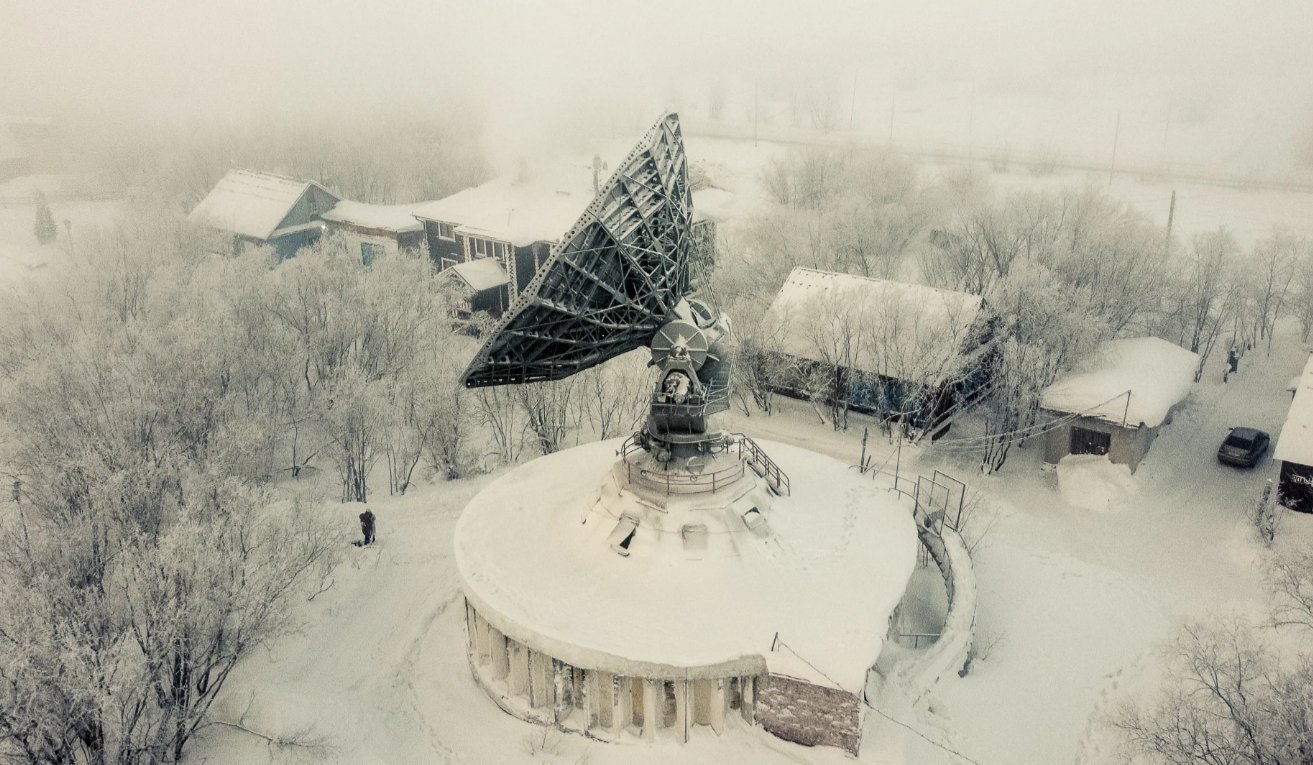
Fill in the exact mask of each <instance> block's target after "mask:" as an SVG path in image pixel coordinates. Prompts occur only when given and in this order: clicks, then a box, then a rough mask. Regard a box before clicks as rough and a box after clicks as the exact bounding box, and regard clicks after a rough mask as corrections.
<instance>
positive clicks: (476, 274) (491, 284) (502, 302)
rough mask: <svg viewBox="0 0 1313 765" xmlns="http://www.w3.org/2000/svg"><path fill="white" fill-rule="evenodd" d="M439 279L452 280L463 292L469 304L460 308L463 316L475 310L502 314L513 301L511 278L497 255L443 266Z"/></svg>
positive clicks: (465, 316) (466, 317)
mask: <svg viewBox="0 0 1313 765" xmlns="http://www.w3.org/2000/svg"><path fill="white" fill-rule="evenodd" d="M438 278H445V279H451V280H452V281H454V282H455V283H456V284H457V285H458V287H459V288H460V290H461V292H462V293H464V295H465V299H466V305H465V306H463V307H462V308H461V309H459V310H460V313H461V314H462V315H461V318H463V319H468V318H470V316H471V315H472V314H473V313H474V312H476V311H486V312H488V313H490V314H492V315H494V316H499V315H501V313H502V311H505V310H506V306H507V305H509V304H510V291H509V289H510V282H511V278H510V276H509V275H508V274H507V273H506V271H505V269H503V268H502V266H501V263H499V262H498V261H497V259H496V258H477V259H475V260H468V261H465V262H464V263H457V264H455V265H453V266H451V267H450V268H447V269H444V270H443V271H442V272H441V273H440V274H439V275H438Z"/></svg>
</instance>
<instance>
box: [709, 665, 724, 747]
mask: <svg viewBox="0 0 1313 765" xmlns="http://www.w3.org/2000/svg"><path fill="white" fill-rule="evenodd" d="M711 682H712V687H711V710H710V711H711V729H712V730H714V731H715V732H716V735H717V736H719V735H720V734H722V733H724V732H725V679H724V678H721V679H719V680H713V681H711Z"/></svg>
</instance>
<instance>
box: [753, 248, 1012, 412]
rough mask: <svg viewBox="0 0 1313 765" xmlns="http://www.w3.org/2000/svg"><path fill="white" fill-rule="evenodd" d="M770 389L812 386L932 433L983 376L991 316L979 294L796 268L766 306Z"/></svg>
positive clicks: (802, 391) (804, 392)
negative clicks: (772, 370) (772, 340)
mask: <svg viewBox="0 0 1313 765" xmlns="http://www.w3.org/2000/svg"><path fill="white" fill-rule="evenodd" d="M763 326H765V327H767V328H768V332H769V333H771V334H773V335H774V336H775V337H777V338H778V343H777V347H776V348H774V349H771V352H772V353H774V354H775V355H776V356H778V357H779V359H778V360H779V362H780V363H777V364H775V367H776V369H777V371H778V378H777V383H776V384H775V389H776V390H777V391H778V392H780V393H783V394H785V395H789V396H797V397H806V396H809V395H814V394H816V392H817V391H820V392H821V393H822V394H823V395H824V397H825V398H827V399H833V400H839V401H844V402H846V404H847V405H848V406H849V407H850V408H852V409H856V410H858V411H862V412H868V413H872V414H877V415H879V416H881V417H883V418H887V419H889V420H898V421H902V422H904V423H906V424H908V425H909V426H912V427H916V428H923V429H925V430H926V431H927V432H932V433H933V434H934V435H935V436H936V437H937V436H938V435H940V434H942V432H944V423H945V421H946V418H947V417H948V416H949V415H950V414H951V412H952V411H954V410H955V409H956V408H957V407H959V405H961V404H964V403H966V402H968V401H970V400H973V399H974V398H975V396H976V395H977V394H978V393H979V392H980V391H981V390H982V389H983V387H984V385H985V384H986V383H987V381H988V375H989V365H990V363H991V356H990V351H991V349H992V347H993V346H992V343H991V342H990V331H991V330H990V321H989V317H988V316H987V314H986V311H985V310H984V301H983V300H982V299H981V297H980V296H979V295H970V294H967V293H964V292H954V291H951V290H942V289H937V288H935V287H928V286H926V285H922V284H909V283H905V282H895V281H890V280H886V279H873V278H869V277H864V276H858V275H855V274H845V273H837V272H833V271H820V270H816V269H812V268H795V269H793V271H792V272H790V273H789V277H788V279H786V280H785V282H784V285H783V286H782V287H780V291H779V292H778V293H777V294H776V296H775V299H774V300H773V301H772V302H771V305H770V308H769V309H768V310H767V312H766V316H765V318H764V324H763Z"/></svg>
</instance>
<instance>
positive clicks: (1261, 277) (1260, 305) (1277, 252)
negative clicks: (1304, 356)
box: [1246, 229, 1304, 352]
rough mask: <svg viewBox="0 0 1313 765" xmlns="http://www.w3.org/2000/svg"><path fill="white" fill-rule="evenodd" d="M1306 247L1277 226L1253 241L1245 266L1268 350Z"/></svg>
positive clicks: (1259, 325) (1259, 328) (1262, 335)
mask: <svg viewBox="0 0 1313 765" xmlns="http://www.w3.org/2000/svg"><path fill="white" fill-rule="evenodd" d="M1303 249H1304V246H1303V243H1302V242H1301V241H1300V240H1299V239H1298V238H1297V237H1294V236H1292V235H1290V234H1288V233H1286V232H1284V231H1282V230H1280V229H1277V230H1274V231H1273V232H1272V234H1271V235H1270V236H1269V237H1268V238H1266V239H1263V240H1261V241H1259V242H1257V243H1256V244H1255V245H1254V251H1253V254H1252V255H1251V256H1250V258H1249V263H1250V267H1249V268H1248V269H1246V271H1247V273H1248V275H1249V283H1248V285H1247V286H1248V291H1249V293H1250V294H1249V298H1250V300H1249V302H1250V305H1252V307H1253V312H1254V315H1255V323H1256V324H1257V325H1258V337H1259V339H1260V340H1262V339H1266V340H1267V349H1268V351H1269V352H1271V350H1272V330H1273V329H1274V328H1275V326H1276V322H1277V319H1278V318H1280V316H1281V309H1282V308H1284V307H1285V304H1286V296H1287V295H1288V294H1289V292H1290V285H1291V283H1292V282H1293V281H1294V278H1295V272H1296V269H1297V266H1298V264H1299V259H1300V254H1301V250H1303Z"/></svg>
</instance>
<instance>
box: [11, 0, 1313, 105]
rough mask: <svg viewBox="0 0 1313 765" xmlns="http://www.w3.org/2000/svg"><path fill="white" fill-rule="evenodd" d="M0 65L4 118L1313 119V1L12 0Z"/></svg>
mask: <svg viewBox="0 0 1313 765" xmlns="http://www.w3.org/2000/svg"><path fill="white" fill-rule="evenodd" d="M0 72H3V73H4V76H3V77H0V113H38V114H39V113H55V112H59V111H62V110H68V109H78V108H92V109H96V110H109V111H110V112H113V111H116V110H126V111H128V112H132V113H138V114H148V115H151V116H166V117H178V118H195V117H205V116H213V115H215V114H220V113H227V114H235V115H241V114H247V113H250V114H260V113H270V112H272V113H278V112H286V113H288V114H293V113H304V111H305V110H307V109H309V110H320V111H334V110H341V109H347V110H351V109H371V108H406V107H407V105H415V106H422V107H425V108H443V107H445V106H456V105H458V104H462V103H463V104H465V105H472V106H475V107H477V108H478V109H480V110H481V111H482V112H483V113H484V114H485V115H486V116H487V118H488V119H489V121H491V122H493V123H494V124H496V123H500V124H503V125H509V124H514V123H517V122H525V121H530V120H535V119H536V120H538V121H539V122H540V123H545V122H547V120H546V119H545V116H546V115H548V114H550V113H552V112H554V111H560V110H561V109H566V110H572V109H578V108H583V107H582V106H581V105H583V104H591V105H592V106H593V107H597V106H598V105H604V106H605V108H607V109H610V108H612V107H614V108H616V109H619V110H624V109H630V110H635V111H637V112H641V113H643V114H648V113H653V112H654V111H655V110H659V108H661V106H664V105H666V104H668V103H669V102H670V101H671V99H672V98H673V97H674V96H673V94H675V93H677V92H680V93H686V94H688V93H692V92H694V91H698V90H699V89H702V90H705V89H706V88H708V87H710V86H711V85H712V84H713V83H715V82H717V81H740V82H742V81H751V80H753V79H754V78H762V77H771V76H779V75H780V74H781V73H789V74H792V75H793V76H816V77H818V78H825V77H828V78H831V79H836V80H837V79H845V80H846V79H851V78H852V77H853V76H854V75H859V76H860V77H861V78H862V79H863V81H865V82H871V81H873V80H891V81H898V82H901V83H909V86H919V85H933V84H935V83H937V82H940V81H944V82H951V81H963V80H967V79H970V80H971V81H972V82H973V83H981V87H998V88H1004V89H1006V88H1009V87H1015V88H1021V89H1030V90H1038V91H1041V92H1042V91H1043V89H1045V88H1051V89H1067V90H1070V89H1079V88H1081V87H1085V86H1086V85H1087V84H1088V83H1091V82H1094V83H1098V87H1100V88H1102V89H1103V90H1108V89H1112V90H1114V91H1115V90H1116V89H1117V88H1122V87H1125V88H1127V89H1128V90H1129V89H1134V88H1137V87H1141V86H1143V84H1144V83H1145V82H1146V81H1154V82H1161V83H1163V87H1164V88H1172V87H1177V86H1178V85H1179V86H1182V87H1186V86H1190V87H1196V88H1198V87H1205V88H1214V87H1221V88H1222V89H1224V90H1226V91H1227V92H1242V93H1243V92H1261V93H1262V98H1265V99H1274V100H1283V101H1284V105H1285V106H1286V107H1290V106H1291V105H1298V106H1299V108H1300V109H1304V110H1305V111H1304V113H1310V112H1309V109H1313V1H1310V0H1271V1H1270V2H1269V1H1268V0H1249V1H1248V2H1219V0H1178V1H1172V2H1168V1H1166V0H1160V1H1157V2H1155V1H1154V0H1140V1H1134V2H1133V1H1132V0H1080V1H1079V2H1076V1H1073V0H1015V1H1010V0H997V1H996V2H992V3H979V2H950V1H947V0H931V1H929V2H924V1H916V0H908V1H906V2H897V3H891V2H869V1H868V2H780V1H779V0H734V1H732V2H712V1H711V0H706V1H705V2H694V1H691V0H676V1H673V2H666V1H662V2H657V1H655V0H653V1H650V2H631V1H629V0H608V1H606V2H584V1H583V0H565V1H563V2H511V1H509V0H492V1H490V2H433V1H429V2H382V1H370V0H313V1H312V0H291V1H280V0H214V1H212V2H180V1H170V2H164V1H155V0H147V1H138V0H120V1H118V2H114V1H108V2H88V1H83V2H71V1H69V0H0ZM1219 83H1220V85H1219ZM1251 86H1252V87H1251ZM688 97H692V96H688ZM458 99H464V100H463V101H462V100H458ZM599 108H600V107H599Z"/></svg>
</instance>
